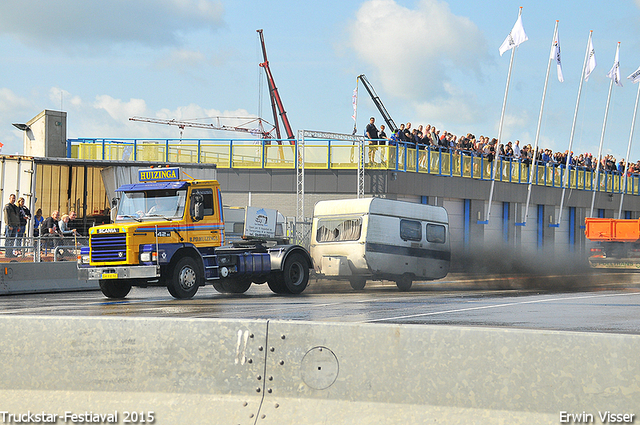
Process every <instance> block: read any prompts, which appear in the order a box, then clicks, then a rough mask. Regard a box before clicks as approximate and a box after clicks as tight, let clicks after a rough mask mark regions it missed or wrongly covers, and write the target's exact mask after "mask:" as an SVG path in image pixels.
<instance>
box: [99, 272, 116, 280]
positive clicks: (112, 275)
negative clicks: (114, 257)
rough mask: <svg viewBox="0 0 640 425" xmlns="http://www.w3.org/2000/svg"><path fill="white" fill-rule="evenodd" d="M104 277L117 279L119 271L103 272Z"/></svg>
mask: <svg viewBox="0 0 640 425" xmlns="http://www.w3.org/2000/svg"><path fill="white" fill-rule="evenodd" d="M101 278H102V279H117V278H118V273H102V277H101Z"/></svg>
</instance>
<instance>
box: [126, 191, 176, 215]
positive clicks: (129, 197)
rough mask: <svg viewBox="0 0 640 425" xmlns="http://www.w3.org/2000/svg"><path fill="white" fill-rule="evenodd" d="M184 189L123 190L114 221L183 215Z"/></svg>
mask: <svg viewBox="0 0 640 425" xmlns="http://www.w3.org/2000/svg"><path fill="white" fill-rule="evenodd" d="M186 197H187V191H186V189H183V190H162V191H147V192H124V193H123V197H122V199H121V202H120V205H119V207H118V215H117V216H116V221H129V220H136V221H141V220H154V219H155V220H157V219H158V218H162V219H167V220H172V219H180V218H182V217H183V216H184V205H185V200H186Z"/></svg>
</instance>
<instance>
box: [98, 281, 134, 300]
mask: <svg viewBox="0 0 640 425" xmlns="http://www.w3.org/2000/svg"><path fill="white" fill-rule="evenodd" d="M99 284H100V290H101V291H102V293H103V294H104V296H105V297H107V298H124V297H126V296H127V295H129V291H131V282H128V281H126V280H110V279H103V280H100V281H99Z"/></svg>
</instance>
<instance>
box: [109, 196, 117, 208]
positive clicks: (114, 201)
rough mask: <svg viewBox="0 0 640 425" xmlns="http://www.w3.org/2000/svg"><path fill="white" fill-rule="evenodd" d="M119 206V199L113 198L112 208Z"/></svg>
mask: <svg viewBox="0 0 640 425" xmlns="http://www.w3.org/2000/svg"><path fill="white" fill-rule="evenodd" d="M117 206H118V198H111V208H115V207H117Z"/></svg>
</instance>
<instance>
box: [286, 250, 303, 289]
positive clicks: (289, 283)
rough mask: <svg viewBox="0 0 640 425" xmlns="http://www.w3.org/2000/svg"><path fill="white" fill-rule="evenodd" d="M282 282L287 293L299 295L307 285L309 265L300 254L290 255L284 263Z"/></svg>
mask: <svg viewBox="0 0 640 425" xmlns="http://www.w3.org/2000/svg"><path fill="white" fill-rule="evenodd" d="M282 280H283V282H284V285H285V287H286V288H287V292H289V293H290V294H299V293H301V292H302V291H304V290H305V288H306V287H307V285H308V284H309V264H308V263H307V260H306V258H304V256H303V255H302V254H298V253H294V254H291V255H290V256H289V257H287V259H286V260H285V262H284V270H283V271H282Z"/></svg>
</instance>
